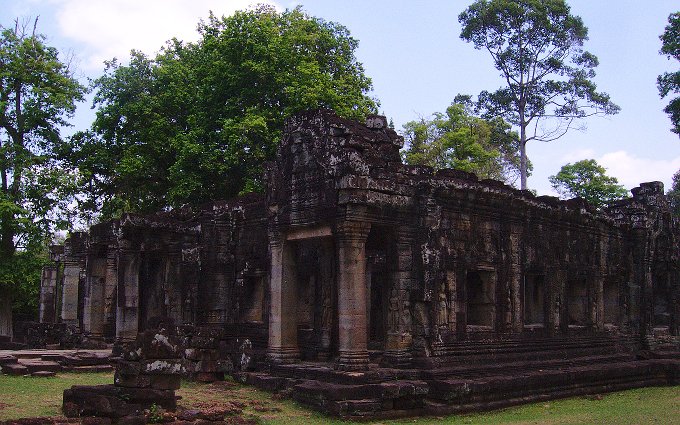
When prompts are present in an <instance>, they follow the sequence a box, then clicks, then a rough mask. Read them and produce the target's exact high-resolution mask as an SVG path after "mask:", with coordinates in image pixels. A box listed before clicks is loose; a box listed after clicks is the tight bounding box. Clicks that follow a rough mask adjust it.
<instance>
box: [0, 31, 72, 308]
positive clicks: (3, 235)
mask: <svg viewBox="0 0 680 425" xmlns="http://www.w3.org/2000/svg"><path fill="white" fill-rule="evenodd" d="M36 25H37V20H36V21H35V22H34V23H33V25H28V23H26V24H21V23H20V22H19V21H16V22H15V25H13V26H11V27H4V26H1V25H0V292H5V293H6V292H9V293H10V295H14V296H15V297H16V296H17V294H19V293H22V292H23V293H27V294H28V295H29V296H30V295H31V292H35V290H36V287H35V284H36V283H37V282H36V281H39V270H40V263H41V261H42V259H43V258H44V257H43V253H44V241H45V239H46V238H47V236H48V233H49V232H50V231H51V230H54V228H55V227H60V226H62V225H64V224H65V223H64V220H63V218H64V216H63V215H62V214H61V212H63V211H65V210H66V209H67V206H68V205H67V203H68V199H69V198H68V196H67V194H68V193H69V191H70V189H71V184H72V182H73V179H72V177H71V176H69V175H68V173H66V172H64V171H62V170H63V168H62V167H61V163H60V161H59V160H58V159H57V156H56V154H55V152H56V150H58V149H59V147H60V145H61V144H62V138H61V136H60V128H61V127H63V126H66V125H68V123H67V121H66V119H67V118H68V117H69V116H70V115H71V114H72V113H73V111H74V110H75V104H76V102H77V101H78V100H82V98H83V95H84V92H85V87H83V86H82V85H81V84H79V83H78V81H77V80H76V79H75V78H74V76H73V70H72V69H71V68H70V67H69V63H68V61H63V60H61V59H60V57H59V53H58V51H57V50H56V49H55V48H53V47H50V46H48V45H47V44H46V41H45V37H44V36H43V35H40V34H36V32H35V31H36ZM56 211H59V212H60V213H59V214H57V213H55V212H56ZM36 270H37V273H36ZM31 284H32V286H31ZM19 298H21V297H19Z"/></svg>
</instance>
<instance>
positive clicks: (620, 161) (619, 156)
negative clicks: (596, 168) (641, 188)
mask: <svg viewBox="0 0 680 425" xmlns="http://www.w3.org/2000/svg"><path fill="white" fill-rule="evenodd" d="M596 160H597V162H598V163H599V164H600V165H602V166H603V167H605V168H606V169H607V174H608V175H610V176H614V177H616V178H617V179H619V182H620V183H621V184H623V185H624V186H626V187H627V188H633V187H635V186H638V185H639V184H640V183H642V182H648V181H662V182H663V183H664V186H665V187H666V190H668V189H670V185H671V182H672V179H673V174H674V173H675V172H676V171H678V170H680V156H679V157H676V158H668V159H652V158H641V157H636V156H633V155H631V154H630V153H628V152H626V151H616V152H609V153H606V154H604V155H602V156H601V157H599V158H596Z"/></svg>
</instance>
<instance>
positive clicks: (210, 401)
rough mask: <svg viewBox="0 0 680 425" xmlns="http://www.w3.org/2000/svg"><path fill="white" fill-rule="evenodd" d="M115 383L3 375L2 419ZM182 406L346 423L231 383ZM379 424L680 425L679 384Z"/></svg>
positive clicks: (206, 388)
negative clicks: (75, 388)
mask: <svg viewBox="0 0 680 425" xmlns="http://www.w3.org/2000/svg"><path fill="white" fill-rule="evenodd" d="M111 382H113V375H112V374H111V373H96V374H75V373H60V374H58V375H57V377H54V378H29V377H26V378H24V377H15V376H6V375H0V421H2V420H7V419H14V418H21V417H39V416H60V415H61V398H62V393H63V391H64V389H66V388H70V387H71V386H72V385H101V384H109V383H111ZM177 395H179V396H181V397H182V399H181V400H180V401H179V406H180V408H185V409H201V410H209V409H213V408H218V409H219V408H237V409H238V410H241V411H242V412H241V416H243V417H245V418H250V417H252V418H256V419H257V420H258V422H259V423H262V424H272V425H277V424H291V425H293V424H304V425H314V424H343V423H344V424H346V423H347V422H343V421H340V420H337V419H333V418H328V417H326V416H323V415H321V414H319V413H316V412H314V411H311V410H309V409H306V408H303V407H301V406H299V405H298V404H296V403H294V402H292V401H290V400H280V399H278V398H277V397H276V396H272V394H269V393H266V392H262V391H258V390H256V389H255V388H252V387H248V386H244V385H240V384H238V383H235V382H233V381H225V382H216V383H213V384H198V383H193V382H183V383H182V388H181V389H180V390H179V391H177ZM373 423H380V424H408V423H417V424H435V423H437V424H441V423H445V424H455V425H457V424H461V425H462V424H480V425H484V424H489V425H490V424H522V425H524V424H556V425H557V424H560V425H562V424H592V423H597V424H680V386H676V387H662V388H642V389H637V390H631V391H624V392H620V393H613V394H606V395H603V396H601V397H599V396H598V397H588V398H584V397H579V398H573V399H566V400H556V401H550V402H543V403H535V404H529V405H525V406H518V407H515V408H510V409H505V410H501V411H495V412H489V413H481V414H473V415H461V416H449V417H446V418H411V419H403V420H396V421H378V422H373Z"/></svg>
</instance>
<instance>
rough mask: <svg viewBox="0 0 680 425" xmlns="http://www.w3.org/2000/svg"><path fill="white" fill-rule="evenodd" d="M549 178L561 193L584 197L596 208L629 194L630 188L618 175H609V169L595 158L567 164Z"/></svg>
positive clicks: (567, 195) (566, 195)
mask: <svg viewBox="0 0 680 425" xmlns="http://www.w3.org/2000/svg"><path fill="white" fill-rule="evenodd" d="M549 179H550V183H551V184H552V186H553V188H555V190H556V191H557V192H558V193H559V194H560V195H562V196H565V197H570V198H573V197H579V198H583V199H585V200H586V201H588V203H589V204H590V205H592V206H594V207H596V208H602V207H603V206H605V205H606V204H607V203H608V202H611V201H615V200H617V199H622V198H625V197H626V196H627V195H628V190H626V188H625V187H623V186H622V185H620V184H619V181H618V180H617V179H616V177H610V176H608V175H607V170H606V169H605V168H604V167H602V166H601V165H599V164H598V163H597V161H595V160H594V159H584V160H582V161H578V162H575V163H573V164H566V165H564V166H562V168H561V169H560V171H559V172H558V173H557V174H555V175H554V176H550V178H549Z"/></svg>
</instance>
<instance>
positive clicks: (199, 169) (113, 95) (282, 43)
mask: <svg viewBox="0 0 680 425" xmlns="http://www.w3.org/2000/svg"><path fill="white" fill-rule="evenodd" d="M199 33H200V40H199V41H198V42H196V43H183V42H181V41H178V40H172V41H171V42H169V43H168V44H167V45H166V46H165V48H164V49H163V50H162V51H161V52H160V53H159V54H158V55H157V56H156V57H155V58H153V59H151V58H148V57H146V56H145V55H143V54H142V53H139V52H133V54H132V58H131V60H130V63H129V64H128V65H124V66H123V65H120V64H119V63H118V62H117V61H115V60H113V61H110V62H108V63H107V68H106V72H105V75H104V76H103V77H101V78H99V79H98V80H96V81H95V83H94V87H95V89H96V96H95V101H94V103H95V106H96V107H97V108H98V110H97V115H96V119H95V122H94V124H93V126H92V128H91V130H90V131H88V132H84V133H80V134H78V135H77V137H75V138H74V139H73V143H72V145H71V147H70V151H69V152H66V154H68V156H69V157H70V158H71V160H72V161H73V163H74V164H75V165H76V166H77V167H78V169H79V171H80V173H81V177H82V183H83V186H84V187H87V188H88V190H89V193H88V198H87V199H88V200H89V204H87V205H86V207H87V208H89V209H91V210H97V209H99V208H103V210H102V211H103V213H102V215H103V217H104V218H106V217H111V216H115V215H117V214H120V212H121V211H135V212H148V211H154V210H158V209H162V208H172V207H177V206H180V205H183V204H186V203H192V204H198V203H203V202H207V201H212V200H216V199H224V198H229V197H232V196H235V195H237V194H239V193H243V192H248V191H253V190H260V189H261V188H262V181H261V176H262V172H263V168H262V165H263V163H264V162H265V161H267V160H271V159H273V157H274V155H275V150H276V146H277V144H278V142H279V140H280V138H281V135H282V129H283V122H284V119H285V118H286V117H287V116H289V115H291V114H292V113H295V112H297V111H301V110H304V109H310V108H315V107H327V108H332V109H335V110H336V112H337V113H338V114H339V115H341V116H344V117H348V118H357V119H360V118H363V117H365V115H366V114H367V113H373V112H375V111H376V109H377V105H376V102H375V101H374V100H373V99H371V98H370V97H368V96H367V93H368V91H369V90H371V88H372V86H371V80H370V79H369V78H367V77H366V76H365V75H364V70H363V67H362V65H361V64H360V63H359V62H358V61H357V60H356V57H355V55H354V51H355V49H356V47H357V41H356V40H355V39H353V38H352V37H351V36H350V34H349V31H348V30H347V29H346V28H344V27H343V26H341V25H338V24H336V23H333V22H326V21H323V20H321V19H317V18H314V17H310V16H308V15H306V14H305V13H304V12H302V10H301V9H300V8H296V9H294V10H289V11H285V12H282V13H279V12H277V11H275V10H274V9H273V8H271V7H268V6H259V7H258V8H256V9H254V10H248V11H242V12H237V13H235V14H234V15H232V16H230V17H223V18H217V17H215V16H212V15H211V16H210V18H209V20H208V21H207V22H202V23H201V24H200V25H199Z"/></svg>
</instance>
